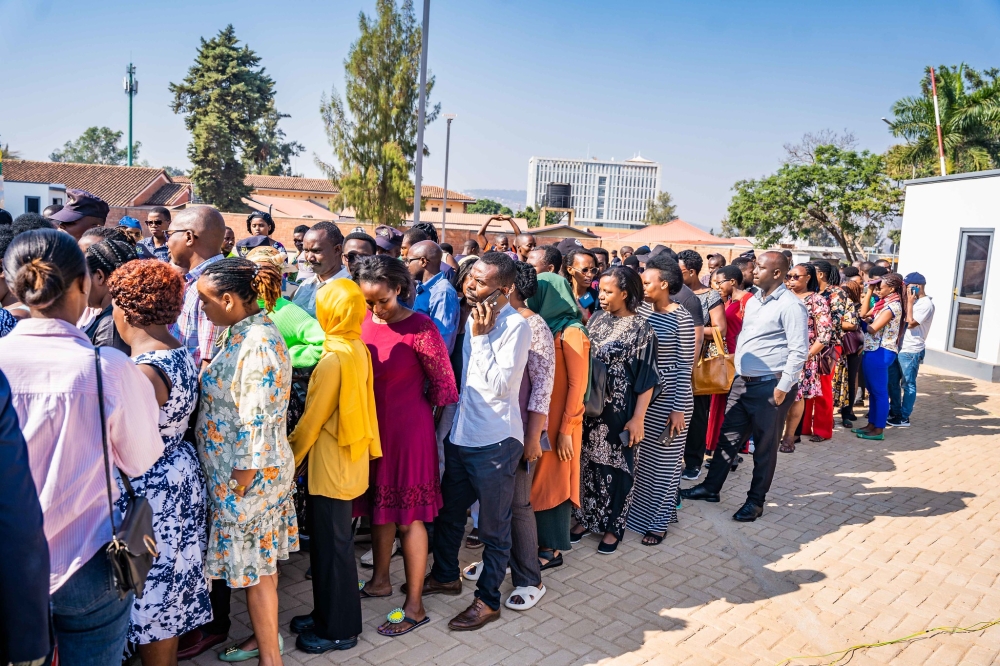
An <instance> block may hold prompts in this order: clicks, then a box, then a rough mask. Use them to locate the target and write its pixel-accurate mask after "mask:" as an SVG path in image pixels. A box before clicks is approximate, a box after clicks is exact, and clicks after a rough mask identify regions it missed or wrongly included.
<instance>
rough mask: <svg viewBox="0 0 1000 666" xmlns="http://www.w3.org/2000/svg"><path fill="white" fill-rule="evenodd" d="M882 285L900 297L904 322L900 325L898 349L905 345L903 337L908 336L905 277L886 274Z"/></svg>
mask: <svg viewBox="0 0 1000 666" xmlns="http://www.w3.org/2000/svg"><path fill="white" fill-rule="evenodd" d="M882 283H883V284H884V285H886V286H888V287H889V288H890V289H892V290H893V292H895V294H896V295H897V296H899V305H900V306H901V308H902V311H903V316H902V321H900V323H899V333H898V334H897V336H896V348H897V349H898V348H899V346H900V345H901V344H903V336H904V335H905V334H906V292H905V288H904V286H903V276H902V275H900V274H899V273H886V274H885V275H883V276H882Z"/></svg>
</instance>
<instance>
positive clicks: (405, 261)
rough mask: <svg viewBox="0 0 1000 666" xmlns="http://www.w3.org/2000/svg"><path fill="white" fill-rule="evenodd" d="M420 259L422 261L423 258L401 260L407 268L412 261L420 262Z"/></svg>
mask: <svg viewBox="0 0 1000 666" xmlns="http://www.w3.org/2000/svg"><path fill="white" fill-rule="evenodd" d="M421 259H423V257H407V258H406V259H403V263H404V264H406V265H407V266H409V265H410V264H411V263H413V262H414V261H420V260H421Z"/></svg>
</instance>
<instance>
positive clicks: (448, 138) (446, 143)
mask: <svg viewBox="0 0 1000 666" xmlns="http://www.w3.org/2000/svg"><path fill="white" fill-rule="evenodd" d="M444 118H445V120H447V121H448V129H447V132H446V133H445V139H444V202H443V203H442V204H441V242H442V243H447V242H448V241H447V240H446V239H445V237H444V231H445V216H446V215H447V214H448V153H449V152H451V121H453V120H454V119H455V118H456V116H455V114H454V113H446V114H444Z"/></svg>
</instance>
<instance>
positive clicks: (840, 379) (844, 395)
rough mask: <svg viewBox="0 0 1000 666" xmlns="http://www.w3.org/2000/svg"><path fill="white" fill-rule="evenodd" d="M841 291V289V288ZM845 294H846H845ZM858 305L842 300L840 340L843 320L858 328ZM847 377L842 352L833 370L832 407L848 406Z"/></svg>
mask: <svg viewBox="0 0 1000 666" xmlns="http://www.w3.org/2000/svg"><path fill="white" fill-rule="evenodd" d="M841 291H843V290H841ZM845 296H846V294H845ZM830 305H831V307H830V314H831V316H835V315H833V300H832V299H831V301H830ZM859 308H860V306H859V305H858V304H857V303H855V302H854V301H852V300H851V299H850V298H846V299H845V301H844V311H843V314H842V316H841V322H840V326H841V329H840V330H841V341H842V340H843V334H844V333H845V331H844V329H843V325H844V322H845V321H846V322H847V323H848V324H853V325H854V330H859V328H860V326H861V323H860V322H861V317H860V316H859V314H858V312H859ZM848 380H849V377H848V373H847V354H846V353H843V354H841V355H840V359H839V360H838V361H837V368H836V369H835V370H834V371H833V408H834V409H843V408H844V407H850V406H851V405H852V401H851V400H850V396H849V395H848V394H849V393H850V390H851V387H850V384H849V381H848Z"/></svg>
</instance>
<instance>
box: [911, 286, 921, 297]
mask: <svg viewBox="0 0 1000 666" xmlns="http://www.w3.org/2000/svg"><path fill="white" fill-rule="evenodd" d="M910 293H912V294H913V295H914V296H916V295H917V294H919V293H920V287H919V286H917V285H915V284H914V285H911V286H910Z"/></svg>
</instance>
